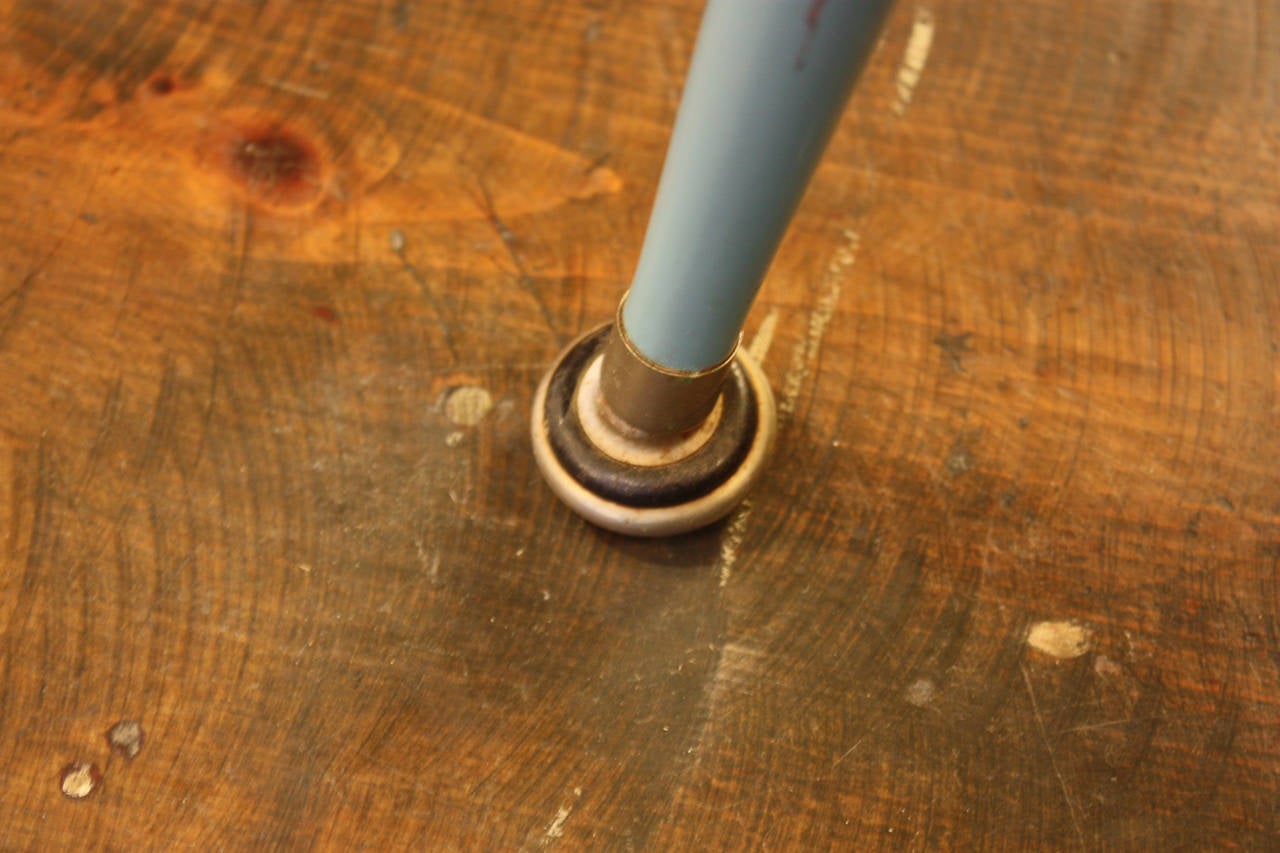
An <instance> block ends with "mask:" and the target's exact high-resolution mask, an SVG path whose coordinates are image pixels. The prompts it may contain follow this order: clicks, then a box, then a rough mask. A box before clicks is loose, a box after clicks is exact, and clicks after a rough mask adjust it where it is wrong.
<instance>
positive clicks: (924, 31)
mask: <svg viewBox="0 0 1280 853" xmlns="http://www.w3.org/2000/svg"><path fill="white" fill-rule="evenodd" d="M932 46H933V13H932V12H930V11H929V10H928V9H916V19H915V21H914V22H913V23H912V24H911V35H910V36H909V37H908V38H907V49H906V50H905V51H904V52H903V54H902V64H901V65H899V66H898V78H897V88H898V95H897V99H896V100H895V101H894V103H893V114H894V115H899V116H900V115H902V114H903V113H905V112H906V111H907V106H908V105H909V104H910V103H911V96H912V95H913V94H914V93H915V90H916V86H917V85H919V83H920V77H921V75H923V74H924V66H925V63H926V62H928V61H929V49H930V48H931V47H932Z"/></svg>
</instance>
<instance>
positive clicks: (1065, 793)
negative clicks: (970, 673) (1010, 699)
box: [1018, 664, 1089, 850]
mask: <svg viewBox="0 0 1280 853" xmlns="http://www.w3.org/2000/svg"><path fill="white" fill-rule="evenodd" d="M1018 669H1020V670H1022V681H1023V683H1024V684H1026V685H1027V696H1028V697H1029V698H1030V699H1031V711H1032V713H1033V714H1034V715H1035V718H1036V728H1037V729H1038V730H1039V732H1040V740H1041V741H1042V742H1043V743H1044V749H1045V752H1047V753H1048V754H1049V766H1050V767H1052V768H1053V775H1055V776H1057V777H1058V786H1059V787H1060V788H1061V789H1062V799H1063V800H1065V801H1066V804H1067V813H1068V814H1070V815H1071V827H1072V828H1073V829H1074V830H1075V832H1076V840H1077V841H1079V842H1080V849H1081V850H1087V849H1089V846H1088V845H1087V844H1085V842H1084V831H1083V830H1081V829H1080V816H1079V815H1078V814H1076V803H1075V798H1074V797H1072V796H1071V789H1070V788H1069V787H1068V786H1067V779H1066V777H1065V776H1063V775H1062V770H1061V769H1060V768H1059V767H1058V759H1057V757H1056V756H1055V755H1054V753H1053V743H1052V742H1050V740H1049V732H1048V731H1047V730H1046V729H1045V725H1044V716H1043V715H1041V713H1040V703H1039V702H1037V701H1036V691H1035V689H1034V688H1033V687H1032V686H1031V674H1030V673H1028V672H1027V667H1026V666H1025V665H1024V664H1018Z"/></svg>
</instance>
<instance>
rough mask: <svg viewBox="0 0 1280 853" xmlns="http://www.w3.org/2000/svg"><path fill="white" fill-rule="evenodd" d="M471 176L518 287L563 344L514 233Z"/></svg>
mask: <svg viewBox="0 0 1280 853" xmlns="http://www.w3.org/2000/svg"><path fill="white" fill-rule="evenodd" d="M473 174H475V178H476V186H477V187H479V188H480V199H481V209H482V210H484V215H485V219H487V220H488V221H489V224H490V225H491V226H493V230H494V231H495V232H497V234H498V237H499V238H500V239H501V240H502V246H503V248H505V249H506V250H507V257H509V258H510V259H511V263H512V265H513V266H515V268H516V275H517V277H518V279H517V280H518V281H519V283H520V287H521V288H522V289H523V290H524V291H525V292H526V293H528V294H529V296H530V298H532V299H533V303H534V305H536V306H537V308H538V312H539V313H540V314H541V315H542V322H543V323H544V324H545V325H546V327H547V330H548V331H549V332H551V337H552V338H554V339H555V341H556V343H558V344H563V343H564V338H563V336H562V335H561V334H560V332H559V330H557V329H556V324H555V318H554V317H552V316H551V308H550V307H549V306H548V305H547V301H546V300H545V299H543V298H542V294H541V293H539V292H538V289H537V288H536V287H535V286H534V283H533V276H531V275H529V268H528V266H527V265H526V264H525V262H524V256H523V255H521V253H520V249H519V247H517V246H516V235H515V233H514V232H513V231H512V230H511V229H510V228H508V227H507V223H505V222H503V221H502V218H501V217H499V216H498V210H497V208H496V207H494V204H493V196H492V195H491V194H490V193H489V187H488V186H487V185H486V184H485V182H484V179H483V178H481V177H480V174H479V173H478V172H474V170H473Z"/></svg>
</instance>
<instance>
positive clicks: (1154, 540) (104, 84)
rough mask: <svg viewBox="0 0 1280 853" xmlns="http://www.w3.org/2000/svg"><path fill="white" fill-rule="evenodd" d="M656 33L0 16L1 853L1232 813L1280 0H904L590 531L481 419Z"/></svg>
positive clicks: (1198, 834) (427, 9) (644, 148)
mask: <svg viewBox="0 0 1280 853" xmlns="http://www.w3.org/2000/svg"><path fill="white" fill-rule="evenodd" d="M697 5H698V4H697V3H696V2H693V0H688V1H687V2H685V1H684V0H682V2H679V3H674V2H644V3H634V2H603V1H602V0H570V2H563V3H539V2H534V0H519V2H498V0H479V1H477V0H465V2H464V0H449V1H448V2H444V1H443V0H442V2H431V3H427V2H415V0H399V2H395V3H391V2H387V3H371V2H361V0H343V1H342V2H324V3H314V4H284V3H274V2H266V3H256V2H255V3H249V2H225V3H212V2H206V3H197V2H194V0H174V2H151V0H102V2H94V3H81V2H72V1H71V0H62V2H47V1H46V0H29V2H9V3H6V4H5V5H4V7H3V11H0V33H2V37H3V40H4V49H3V51H2V52H0V134H2V141H0V162H2V163H3V168H2V169H0V199H3V202H4V204H3V207H2V210H3V213H0V244H2V245H3V246H4V250H3V253H2V259H0V264H2V267H0V536H2V537H3V539H2V545H0V555H2V556H0V560H2V562H0V572H2V574H0V632H2V633H0V638H2V639H0V732H3V735H2V736H0V767H2V768H3V774H2V775H3V778H2V780H0V846H3V847H5V848H6V849H14V848H16V849H22V848H35V849H46V850H47V849H70V848H92V849H142V848H146V847H162V846H173V847H198V848H205V847H209V846H211V845H214V846H224V847H229V848H250V847H252V848H261V847H262V846H263V845H274V846H277V847H280V848H299V847H309V846H317V845H319V846H328V847H342V848H354V847H367V848H370V849H384V848H386V847H391V846H398V847H406V846H409V845H415V846H429V847H434V848H440V849H451V848H456V849H500V848H538V847H542V846H546V845H551V844H554V845H556V846H562V847H564V848H567V849H582V848H587V847H595V848H604V849H627V848H635V849H651V850H667V849H708V848H718V849H748V848H770V849H776V848H790V849H823V848H829V847H838V848H845V849H849V848H854V847H856V848H869V847H879V846H883V847H891V848H897V847H909V848H936V847H939V846H955V847H964V848H1000V849H1005V848H1008V849H1023V848H1031V847H1036V846H1039V847H1046V848H1057V849H1074V848H1089V849H1093V848H1101V847H1108V848H1120V849H1169V848H1170V847H1175V846H1178V847H1189V848H1199V847H1210V846H1214V847H1216V846H1224V845H1225V846H1230V845H1237V846H1240V847H1244V848H1251V849H1263V848H1266V847H1273V846H1274V845H1275V844H1276V843H1277V837H1278V835H1280V826H1277V821H1278V820H1280V817H1278V816H1280V778H1278V776H1280V728H1278V727H1280V625H1277V619H1276V613H1277V608H1278V605H1280V585H1278V584H1277V565H1278V564H1280V481H1278V479H1277V471H1278V470H1280V468H1278V465H1280V397H1278V392H1280V389H1278V387H1277V386H1278V380H1277V376H1278V373H1277V366H1278V363H1280V353H1278V350H1280V238H1278V237H1277V234H1278V233H1280V213H1278V210H1280V182H1278V181H1277V175H1280V164H1278V163H1277V151H1278V149H1280V119H1278V118H1277V116H1278V115H1280V110H1278V108H1280V18H1278V12H1280V9H1278V8H1277V5H1276V4H1275V3H1257V4H1242V3H1238V2H1227V0H1219V2H1209V0H1191V2H1172V0H1161V2H1156V1H1155V0H1133V2H1125V3H1106V2H1100V1H1099V2H1088V3H1074V4H1073V3H1067V2H1047V0H1035V2H1016V3H1015V2H997V3H991V2H977V0H967V2H960V1H959V0H957V2H945V3H942V2H939V3H913V2H903V3H902V4H901V5H900V6H899V7H898V8H897V9H896V11H895V13H894V15H893V17H892V19H891V21H890V23H889V25H888V27H887V30H886V32H885V36H884V40H883V44H882V45H881V47H880V49H879V51H878V52H877V54H876V56H875V57H874V59H873V60H872V63H871V65H870V67H869V69H868V71H867V73H866V75H865V77H864V78H863V81H862V83H861V85H860V87H859V89H858V91H857V93H856V94H855V96H854V99H853V102H852V104H851V107H850V112H849V115H848V116H847V119H846V121H845V122H844V123H843V124H842V126H841V129H840V131H839V134H838V136H837V138H836V140H835V142H834V144H833V148H832V150H831V152H830V156H829V157H828V159H827V160H826V161H825V163H824V165H823V166H822V168H821V169H820V171H819V173H818V175H817V178H816V182H815V184H814V186H813V188H812V190H811V192H810V194H809V195H808V197H807V199H806V202H805V205H804V208H803V210H802V211H801V213H800V214H799V216H798V219H797V221H796V223H795V226H794V229H793V231H792V233H791V234H790V236H789V237H788V239H787V241H786V243H785V244H784V246H783V249H782V251H781V254H780V256H779V258H778V260H777V263H776V265H775V267H774V270H773V272H772V275H771V278H770V280H769V282H768V283H767V285H766V287H765V289H764V292H763V294H762V297H761V301H760V303H759V305H758V306H757V308H756V310H755V313H754V314H753V317H752V321H751V326H750V327H749V329H748V336H749V338H750V337H751V336H754V337H755V340H754V346H755V347H756V349H757V351H758V352H759V353H761V354H764V355H765V356H766V358H765V364H766V368H767V371H768V373H769V375H770V377H771V379H772V381H773V383H774V386H775V388H776V389H777V392H778V395H779V398H780V401H781V406H782V411H783V419H784V422H783V428H782V435H781V441H780V446H779V448H778V453H777V457H776V460H775V462H774V464H773V466H772V469H771V472H770V474H769V476H768V479H767V481H766V482H765V483H764V485H763V486H762V487H761V488H760V489H759V490H758V492H757V494H756V495H755V497H754V499H753V500H752V501H751V503H750V505H749V507H746V508H744V509H743V510H742V511H741V512H739V513H738V514H737V515H736V516H734V517H733V518H732V519H731V520H729V521H728V522H726V523H725V524H722V525H720V526H718V527H716V528H713V529H711V530H709V531H706V532H704V533H701V534H697V535H693V536H689V537H686V538H681V539H677V540H671V541H662V542H647V543H646V542H632V541H626V540H623V539H620V538H617V537H614V536H610V535H605V534H602V533H599V532H597V531H595V530H593V529H591V528H589V527H587V526H586V525H584V524H583V523H582V522H580V521H579V520H577V519H576V518H575V517H573V516H572V515H571V514H569V513H568V512H567V511H566V510H565V509H563V508H562V507H561V506H560V505H558V504H557V503H556V501H555V500H554V499H553V498H552V496H551V494H550V493H549V492H548V491H547V489H546V488H545V487H544V486H543V485H542V483H541V482H540V481H539V479H538V476H537V474H536V472H535V469H534V466H533V462H532V459H531V456H530V450H529V443H528V440H527V438H526V425H525V420H526V412H527V409H528V405H529V400H530V396H531V393H532V391H533V388H534V385H535V383H536V381H537V379H538V378H539V376H540V374H541V372H542V371H543V370H544V369H545V367H546V365H547V364H548V363H549V362H550V360H551V358H552V356H553V355H554V353H555V352H556V350H557V348H558V347H559V346H560V345H561V344H562V343H563V342H564V341H566V340H567V339H568V338H569V337H570V336H572V335H573V334H575V333H576V332H578V331H580V330H582V329H584V328H586V327H587V326H589V325H591V324H594V323H596V322H599V321H601V320H603V319H605V318H607V317H609V316H610V315H611V312H612V309H613V307H614V305H615V303H616V300H617V298H618V297H619V295H620V293H621V292H622V289H623V288H624V287H625V284H626V281H627V277H628V274H629V273H630V270H631V265H632V264H633V262H634V259H635V257H636V255H637V252H638V248H639V241H640V238H641V236H642V233H643V228H644V223H645V217H646V215H647V210H648V205H649V200H650V197H651V194H652V192H653V189H654V186H655V183H656V180H657V176H658V171H659V168H660V164H661V158H662V152H663V148H664V146H665V141H666V136H667V132H668V129H669V126H670V122H671V120H672V117H673V114H674V108H675V106H676V101H677V97H678V92H679V87H680V82H681V80H682V77H683V74H684V70H685V67H686V62H687V56H688V53H689V50H690V48H691V41H692V37H693V33H694V31H695V27H696V24H697V15H698V9H697ZM1045 622H1049V623H1062V624H1058V625H1057V628H1058V633H1057V635H1056V637H1057V640H1058V642H1057V644H1056V645H1055V644H1054V642H1052V641H1053V640H1054V639H1055V635H1054V634H1053V632H1052V627H1053V626H1052V625H1050V626H1049V627H1048V628H1046V626H1044V625H1043V624H1041V623H1045ZM1029 640H1033V641H1034V642H1029ZM121 720H138V721H140V722H141V724H142V727H143V730H144V733H145V739H144V740H143V742H142V744H141V749H140V751H139V752H138V754H137V756H136V757H134V758H133V759H132V760H127V759H126V758H125V757H124V756H123V754H122V753H117V752H112V750H111V747H110V746H109V744H108V742H107V739H106V737H105V735H106V732H107V730H108V729H109V728H110V727H111V726H112V725H114V724H115V723H117V722H118V721H121ZM77 761H80V762H91V763H94V764H96V765H97V767H98V770H99V771H100V773H101V778H100V780H99V781H98V784H97V786H96V789H95V790H94V791H93V792H92V793H91V794H90V795H89V796H88V797H86V798H84V799H82V800H73V799H70V798H68V797H65V796H64V795H63V794H62V793H61V791H60V786H61V784H62V779H61V772H62V769H63V768H64V767H66V766H67V765H68V764H69V763H71V762H77ZM86 778H87V776H86ZM73 781H74V780H73Z"/></svg>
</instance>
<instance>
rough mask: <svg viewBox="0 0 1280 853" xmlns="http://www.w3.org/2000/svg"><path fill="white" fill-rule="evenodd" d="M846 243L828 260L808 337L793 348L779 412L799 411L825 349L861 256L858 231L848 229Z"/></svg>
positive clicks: (784, 380) (788, 413)
mask: <svg viewBox="0 0 1280 853" xmlns="http://www.w3.org/2000/svg"><path fill="white" fill-rule="evenodd" d="M844 239H845V242H844V244H843V245H842V246H841V247H840V248H839V249H837V250H836V253H835V254H834V255H832V257H831V262H830V263H829V264H827V273H826V275H824V276H823V279H822V287H823V290H822V293H821V295H820V296H819V297H818V302H817V304H815V305H814V306H813V310H812V311H810V312H809V328H808V330H807V332H806V334H805V337H804V340H802V341H800V342H799V343H797V344H796V347H795V349H793V350H792V351H791V363H790V364H789V365H788V366H787V372H786V375H785V376H783V377H782V399H781V401H780V402H779V403H778V416H779V418H780V419H786V418H788V417H790V416H791V415H792V414H794V413H795V410H796V403H797V401H798V400H799V399H800V391H801V390H802V389H803V388H804V383H805V380H807V379H808V378H809V371H810V370H811V369H812V365H813V363H814V361H816V360H817V358H818V352H819V351H820V350H821V349H822V339H823V338H824V337H825V336H826V334H827V326H829V325H830V324H831V318H832V317H834V316H835V313H836V302H838V301H839V299H840V284H841V281H842V280H843V279H844V277H845V276H846V274H847V273H848V272H849V268H850V267H852V266H853V264H854V261H856V260H857V259H858V242H859V237H858V232H856V231H852V230H849V229H845V231H844Z"/></svg>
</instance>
